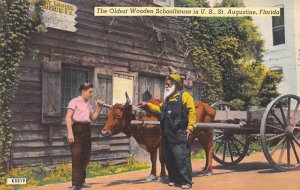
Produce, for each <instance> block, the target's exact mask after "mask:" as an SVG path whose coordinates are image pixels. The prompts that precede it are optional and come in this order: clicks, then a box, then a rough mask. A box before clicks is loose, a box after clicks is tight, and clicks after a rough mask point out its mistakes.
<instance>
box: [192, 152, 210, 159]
mask: <svg viewBox="0 0 300 190" xmlns="http://www.w3.org/2000/svg"><path fill="white" fill-rule="evenodd" d="M191 158H192V160H204V159H205V158H206V155H205V152H204V150H201V151H200V152H199V153H195V152H192V153H191Z"/></svg>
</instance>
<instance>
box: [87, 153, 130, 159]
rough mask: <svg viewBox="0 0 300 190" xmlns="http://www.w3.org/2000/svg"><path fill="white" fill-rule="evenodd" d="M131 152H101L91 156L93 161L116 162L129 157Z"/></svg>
mask: <svg viewBox="0 0 300 190" xmlns="http://www.w3.org/2000/svg"><path fill="white" fill-rule="evenodd" d="M129 155H130V154H129V151H118V152H112V151H110V152H101V153H95V154H92V155H91V160H100V161H101V160H116V159H122V158H128V157H129Z"/></svg>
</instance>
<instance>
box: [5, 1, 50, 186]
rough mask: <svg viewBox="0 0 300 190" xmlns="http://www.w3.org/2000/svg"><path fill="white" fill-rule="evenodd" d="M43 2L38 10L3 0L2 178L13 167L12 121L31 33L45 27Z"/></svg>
mask: <svg viewBox="0 0 300 190" xmlns="http://www.w3.org/2000/svg"><path fill="white" fill-rule="evenodd" d="M43 3H44V1H39V2H38V3H37V4H36V7H37V8H36V10H37V11H31V12H30V11H29V8H30V2H29V1H27V0H0V180H1V176H4V174H5V172H7V171H8V169H9V161H10V156H11V155H10V149H11V145H12V139H13V135H12V129H11V126H10V124H9V121H10V118H11V116H12V112H11V103H12V100H13V98H14V96H15V91H16V89H17V80H18V77H19V74H18V68H19V66H20V62H21V60H22V58H23V57H24V49H25V42H26V40H28V38H29V34H30V33H31V32H35V31H41V30H42V28H44V26H43V25H42V24H41V19H40V18H41V17H40V15H41V14H42V13H41V11H40V10H41V6H42V5H43ZM30 15H31V16H30ZM0 183H1V181H0Z"/></svg>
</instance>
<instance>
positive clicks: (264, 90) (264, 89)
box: [258, 71, 282, 107]
mask: <svg viewBox="0 0 300 190" xmlns="http://www.w3.org/2000/svg"><path fill="white" fill-rule="evenodd" d="M281 79H282V75H281V74H278V73H277V72H275V71H268V72H267V73H266V76H265V78H264V80H263V83H262V85H261V88H260V91H259V93H258V96H259V101H260V102H259V105H260V106H261V107H266V106H267V105H268V103H270V102H271V101H272V99H273V98H274V97H277V96H278V95H279V93H278V91H277V84H278V83H279V82H280V81H281Z"/></svg>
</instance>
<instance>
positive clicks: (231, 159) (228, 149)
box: [228, 141, 233, 162]
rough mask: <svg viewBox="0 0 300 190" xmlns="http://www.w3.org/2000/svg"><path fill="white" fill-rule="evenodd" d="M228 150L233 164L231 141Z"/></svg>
mask: <svg viewBox="0 0 300 190" xmlns="http://www.w3.org/2000/svg"><path fill="white" fill-rule="evenodd" d="M228 150H229V154H230V158H231V162H233V156H232V152H231V147H230V141H228Z"/></svg>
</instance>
